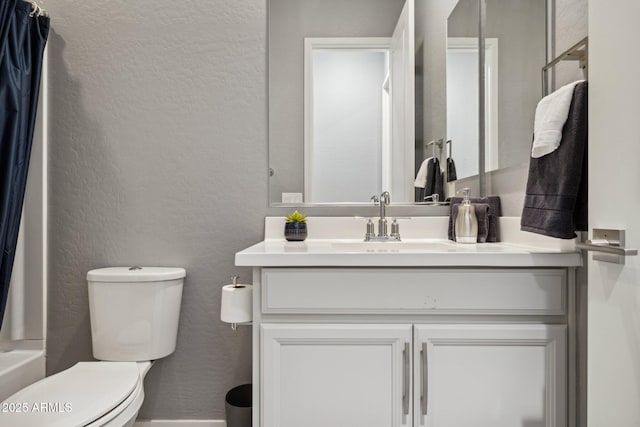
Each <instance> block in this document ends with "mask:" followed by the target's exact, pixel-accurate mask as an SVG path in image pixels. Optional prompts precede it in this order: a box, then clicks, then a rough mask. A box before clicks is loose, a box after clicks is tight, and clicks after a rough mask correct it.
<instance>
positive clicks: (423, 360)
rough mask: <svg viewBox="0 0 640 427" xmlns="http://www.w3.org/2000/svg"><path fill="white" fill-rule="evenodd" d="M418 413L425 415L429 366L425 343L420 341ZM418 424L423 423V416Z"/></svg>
mask: <svg viewBox="0 0 640 427" xmlns="http://www.w3.org/2000/svg"><path fill="white" fill-rule="evenodd" d="M420 369H421V371H422V372H421V374H422V375H420V413H421V414H422V415H427V397H428V391H429V385H428V381H429V367H428V365H427V343H426V342H423V343H422V350H420ZM420 424H424V418H422V417H420Z"/></svg>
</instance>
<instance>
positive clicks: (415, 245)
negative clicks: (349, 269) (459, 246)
mask: <svg viewBox="0 0 640 427" xmlns="http://www.w3.org/2000/svg"><path fill="white" fill-rule="evenodd" d="M331 246H332V247H333V248H334V249H335V250H337V251H341V252H351V253H355V252H404V253H411V252H452V251H453V252H455V251H456V247H455V245H453V244H451V243H448V242H443V241H437V242H429V241H425V242H403V241H400V242H394V241H390V242H333V243H331Z"/></svg>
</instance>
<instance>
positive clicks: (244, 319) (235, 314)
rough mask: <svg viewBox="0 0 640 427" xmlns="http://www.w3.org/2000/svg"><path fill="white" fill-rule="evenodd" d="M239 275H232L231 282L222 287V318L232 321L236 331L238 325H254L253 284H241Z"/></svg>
mask: <svg viewBox="0 0 640 427" xmlns="http://www.w3.org/2000/svg"><path fill="white" fill-rule="evenodd" d="M239 278H240V277H239V276H233V277H231V284H230V285H225V286H223V287H222V298H221V302H220V320H222V321H223V322H225V323H231V329H233V330H234V331H235V330H236V329H237V328H238V325H252V324H253V323H252V320H253V313H252V309H253V286H252V285H245V284H239V283H238V279H239Z"/></svg>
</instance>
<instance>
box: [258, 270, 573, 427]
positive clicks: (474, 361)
mask: <svg viewBox="0 0 640 427" xmlns="http://www.w3.org/2000/svg"><path fill="white" fill-rule="evenodd" d="M573 277H574V274H573V269H571V268H406V267H405V268H363V267H351V268H336V267H322V268H319V267H306V268H305V267H302V268H254V277H253V281H254V309H253V311H254V324H253V328H254V329H253V330H254V427H316V426H317V427H321V426H322V427H326V426H332V427H339V426H345V427H347V426H348V427H360V426H362V427H377V426H379V427H390V426H393V427H399V426H423V425H424V426H430V427H466V426H469V427H483V426H486V427H513V426H522V427H543V426H544V427H565V426H570V425H571V422H570V421H569V418H570V416H569V412H570V411H569V409H568V406H569V401H570V400H571V396H569V394H570V393H569V389H570V382H571V380H572V379H571V375H570V373H569V372H568V370H569V369H568V367H569V365H570V363H569V359H568V355H569V349H570V346H569V345H568V343H569V339H568V337H569V333H568V324H569V323H570V316H569V307H568V305H569V304H568V299H569V298H568V295H569V294H570V292H571V291H570V290H571V287H572V286H573V283H572V282H573Z"/></svg>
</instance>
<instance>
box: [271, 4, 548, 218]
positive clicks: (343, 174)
mask: <svg viewBox="0 0 640 427" xmlns="http://www.w3.org/2000/svg"><path fill="white" fill-rule="evenodd" d="M267 1H268V84H269V95H268V100H269V177H270V183H269V191H270V195H269V200H270V204H271V205H272V206H278V205H282V204H284V205H292V204H293V205H295V204H305V205H323V204H349V205H358V204H369V203H370V202H369V199H370V197H371V195H373V194H380V193H381V192H382V191H390V193H391V196H392V197H391V199H392V203H393V204H397V203H414V202H415V201H417V199H416V198H415V197H416V196H415V193H414V187H413V185H414V179H415V175H416V172H417V170H418V168H419V166H420V165H421V163H422V162H423V161H424V160H425V159H426V158H428V157H430V156H432V155H433V154H434V153H435V154H436V156H438V157H439V158H440V162H441V166H442V167H443V168H444V165H445V164H446V162H445V159H446V158H447V156H448V155H450V156H451V157H452V159H453V160H454V162H455V165H456V168H457V178H458V179H460V178H465V177H470V176H474V175H477V174H478V164H479V162H478V152H479V150H478V145H479V139H480V138H479V117H481V114H480V113H484V117H485V119H486V121H485V129H486V132H485V134H484V137H485V140H486V141H489V142H487V143H486V145H485V146H486V149H485V162H486V165H487V167H486V168H485V169H486V170H493V169H497V168H504V167H509V166H511V165H514V164H519V163H522V162H524V161H526V159H527V158H528V154H527V151H528V150H529V147H530V143H531V131H532V128H533V113H534V111H535V106H536V103H537V101H538V100H539V99H540V94H541V87H540V86H541V82H540V68H541V67H542V65H544V62H545V59H546V31H547V30H546V2H547V0H509V1H505V0H437V1H433V0H267ZM480 1H484V2H486V3H485V4H486V6H485V7H486V26H485V27H484V29H485V33H486V39H485V42H486V43H485V56H486V58H487V62H486V64H487V67H488V68H485V74H486V77H487V78H486V81H485V86H484V92H485V93H486V94H487V97H486V98H485V102H481V101H480V91H479V84H478V83H479V76H478V70H479V65H478V61H479V59H480V58H479V57H480V55H479V54H478V45H479V43H478V30H479V25H480V24H479V14H478V10H479V8H478V6H479V4H480V3H479V2H480ZM486 49H489V50H486ZM474 64H475V65H474ZM456 79H457V80H456ZM474 81H475V83H474ZM438 139H443V140H445V141H446V140H451V141H452V143H451V144H443V146H442V147H441V148H439V149H438V150H436V151H435V152H434V150H433V147H429V148H427V147H425V143H426V142H428V141H431V140H438ZM452 188H453V187H449V189H448V190H449V192H450V191H451V190H452Z"/></svg>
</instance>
